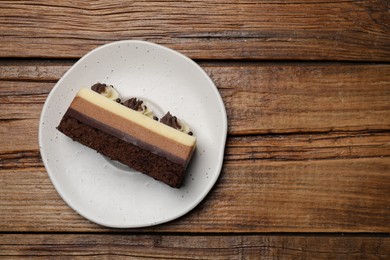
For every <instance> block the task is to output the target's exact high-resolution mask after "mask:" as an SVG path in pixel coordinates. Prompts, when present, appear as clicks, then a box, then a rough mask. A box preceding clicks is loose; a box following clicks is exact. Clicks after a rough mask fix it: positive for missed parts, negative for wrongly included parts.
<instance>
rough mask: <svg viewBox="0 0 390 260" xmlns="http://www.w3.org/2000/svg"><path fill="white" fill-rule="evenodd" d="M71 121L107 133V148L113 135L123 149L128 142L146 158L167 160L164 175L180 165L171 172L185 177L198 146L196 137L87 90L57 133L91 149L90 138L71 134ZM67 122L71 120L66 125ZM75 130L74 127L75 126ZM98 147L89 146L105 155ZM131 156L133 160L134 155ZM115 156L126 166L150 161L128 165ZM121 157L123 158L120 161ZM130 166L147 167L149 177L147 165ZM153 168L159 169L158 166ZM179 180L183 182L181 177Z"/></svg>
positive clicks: (67, 112) (142, 160)
mask: <svg viewBox="0 0 390 260" xmlns="http://www.w3.org/2000/svg"><path fill="white" fill-rule="evenodd" d="M69 119H74V120H77V124H79V126H77V127H78V129H83V127H84V128H85V127H86V126H88V127H91V128H93V129H96V130H97V131H101V132H102V133H104V134H105V135H104V139H105V142H106V143H107V144H106V145H107V146H110V141H109V137H110V136H111V137H112V140H116V142H117V140H120V141H121V146H123V143H129V144H131V145H132V147H134V146H136V147H137V148H138V147H139V148H141V149H143V151H142V152H138V154H143V156H144V157H145V153H144V151H147V152H149V153H151V154H153V155H155V156H158V157H162V158H164V159H165V160H166V161H164V162H160V163H161V170H160V171H161V174H165V175H167V174H169V171H170V169H168V168H172V169H173V168H177V166H180V167H179V168H178V169H180V170H177V169H176V170H172V171H173V174H176V175H182V174H184V173H183V172H184V170H185V168H186V166H187V164H188V162H189V160H190V159H191V156H192V154H193V151H194V149H195V146H196V138H195V137H194V136H190V135H188V134H185V133H183V132H180V131H178V130H176V129H174V128H172V127H170V126H167V125H165V124H163V123H161V122H158V121H156V120H154V119H152V118H149V117H147V116H145V115H143V114H141V113H139V112H137V111H134V110H132V109H130V108H128V107H125V106H123V105H121V104H119V103H117V102H115V101H112V100H110V99H108V98H106V97H104V96H102V95H100V94H98V93H96V92H94V91H92V90H90V89H87V88H83V89H81V90H80V91H79V92H78V93H77V95H76V97H75V98H74V100H73V101H72V103H71V105H70V107H69V108H68V110H67V111H66V113H65V115H64V118H63V120H62V121H61V122H60V125H59V127H58V130H60V131H61V132H63V133H64V134H66V135H68V136H70V137H71V138H72V139H74V140H75V141H79V142H81V143H83V144H86V145H87V146H88V142H83V140H82V139H83V138H84V139H85V138H87V137H82V136H81V135H78V136H76V135H74V134H72V133H71V132H72V131H74V132H77V131H78V130H77V129H75V130H69V129H71V128H69V122H70V121H69ZM66 120H68V121H67V122H65V121H66ZM80 124H81V125H80ZM72 127H73V128H74V127H76V126H72ZM84 135H85V134H84ZM95 146H96V145H91V146H90V147H91V148H93V149H95V150H97V151H98V152H101V153H102V154H104V150H105V148H102V149H101V150H102V151H100V149H99V148H96V147H95ZM100 147H101V145H100ZM113 148H114V147H111V149H110V151H111V152H110V153H113V152H112V150H113ZM132 151H133V150H131V152H132ZM114 153H115V152H114ZM129 153H130V152H129ZM104 155H107V154H104ZM131 156H133V157H134V153H133V154H132V155H131ZM135 156H137V155H135ZM113 157H115V158H114V159H117V160H119V161H120V162H122V163H125V164H127V165H129V164H142V162H146V161H147V159H148V158H139V163H128V162H129V161H131V160H127V159H126V158H125V157H124V155H123V154H122V155H120V156H113ZM118 158H119V159H118ZM120 158H124V159H123V160H121V159H120ZM156 158H157V157H156ZM156 161H161V160H156ZM170 162H172V163H174V164H177V165H175V167H172V166H170V167H168V166H167V165H168V164H170ZM148 163H150V162H148ZM129 166H130V167H133V166H135V167H134V168H135V169H138V170H139V169H141V170H142V169H144V168H145V171H144V172H143V173H146V174H149V173H148V172H147V171H148V169H147V167H146V166H145V167H144V166H142V165H138V166H137V165H129ZM154 168H156V166H155V167H154ZM154 171H156V172H155V173H152V174H149V175H151V176H152V177H154V178H156V179H159V177H158V176H157V177H156V175H159V174H160V173H159V172H158V170H154ZM175 171H176V172H175ZM175 178H176V177H175ZM178 178H179V179H180V178H181V177H180V176H179V177H178ZM168 184H169V183H168ZM171 186H176V185H171Z"/></svg>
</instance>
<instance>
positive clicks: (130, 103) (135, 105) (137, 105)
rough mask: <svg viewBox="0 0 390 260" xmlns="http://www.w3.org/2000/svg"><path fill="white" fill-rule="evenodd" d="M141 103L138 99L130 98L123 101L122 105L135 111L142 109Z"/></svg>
mask: <svg viewBox="0 0 390 260" xmlns="http://www.w3.org/2000/svg"><path fill="white" fill-rule="evenodd" d="M142 103H143V101H142V100H139V99H137V98H130V99H128V100H126V101H125V102H123V105H124V106H126V107H128V108H131V109H133V110H135V111H142V110H143V109H142Z"/></svg>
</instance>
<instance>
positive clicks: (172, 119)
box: [160, 111, 181, 130]
mask: <svg viewBox="0 0 390 260" xmlns="http://www.w3.org/2000/svg"><path fill="white" fill-rule="evenodd" d="M160 122H161V123H163V124H165V125H167V126H170V127H173V128H175V129H179V130H180V129H181V125H180V124H179V122H178V120H177V117H176V116H172V115H171V113H169V111H168V112H167V113H166V114H165V116H163V117H162V118H161V120H160Z"/></svg>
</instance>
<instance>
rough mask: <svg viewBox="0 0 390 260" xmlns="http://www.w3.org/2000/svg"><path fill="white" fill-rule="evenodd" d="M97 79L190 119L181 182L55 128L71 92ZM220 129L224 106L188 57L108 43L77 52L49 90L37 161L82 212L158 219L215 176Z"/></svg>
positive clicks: (113, 220) (117, 221) (110, 219)
mask: <svg viewBox="0 0 390 260" xmlns="http://www.w3.org/2000/svg"><path fill="white" fill-rule="evenodd" d="M96 82H103V83H107V84H112V85H114V86H115V87H116V89H117V90H118V91H119V93H120V94H121V95H122V96H123V97H131V96H136V97H139V98H142V99H145V100H146V102H148V103H149V104H150V105H151V106H152V107H153V108H154V110H155V111H156V113H157V115H158V116H161V114H162V113H164V112H166V111H170V112H171V113H172V114H174V115H176V116H178V117H179V118H182V119H184V120H185V121H186V122H187V123H188V124H189V125H190V127H191V129H192V130H193V132H194V135H195V136H196V137H197V149H196V152H195V154H194V157H193V159H192V161H191V163H190V165H189V168H188V171H187V175H186V178H185V182H184V186H183V187H182V188H180V189H174V188H171V187H169V186H167V185H165V184H162V183H160V182H158V181H156V180H154V179H152V178H150V177H148V176H146V175H144V174H141V173H139V172H136V171H134V170H132V169H130V168H128V167H125V166H123V165H121V164H119V163H115V162H112V161H110V160H108V159H106V158H105V157H103V156H102V155H100V154H98V153H97V152H96V151H94V150H91V149H89V148H87V147H85V146H83V145H81V144H79V143H77V142H74V141H72V140H71V139H70V138H68V137H66V136H65V135H63V134H62V133H60V132H59V131H58V130H57V129H56V127H57V126H58V124H59V122H60V120H61V118H62V116H63V115H64V113H65V111H66V109H67V108H68V107H69V105H70V103H71V101H72V100H73V98H74V96H75V95H76V93H77V91H78V90H79V89H80V88H82V87H90V86H91V85H92V84H94V83H96ZM226 134H227V117H226V111H225V107H224V104H223V101H222V99H221V96H220V95H219V92H218V90H217V88H216V87H215V85H214V84H213V82H212V81H211V79H210V78H209V77H208V75H207V74H206V73H205V72H204V71H203V70H202V69H201V68H200V67H199V66H198V65H197V64H196V63H195V62H193V61H192V60H191V59H189V58H187V57H186V56H184V55H182V54H180V53H178V52H176V51H173V50H171V49H168V48H166V47H163V46H161V45H157V44H153V43H150V42H143V41H119V42H113V43H111V44H107V45H103V46H101V47H99V48H97V49H95V50H93V51H91V52H90V53H88V54H87V55H85V56H84V57H83V58H81V59H80V60H79V61H78V62H77V63H76V64H74V65H73V66H72V67H71V68H70V69H69V70H68V71H67V72H66V73H65V74H64V76H63V77H62V78H61V79H60V80H59V81H58V83H57V84H56V85H55V87H54V88H53V90H52V91H51V92H50V94H49V96H48V98H47V100H46V102H45V105H44V107H43V111H42V114H41V119H40V123H39V145H40V151H41V155H42V159H43V162H44V164H45V167H46V169H47V172H48V174H49V176H50V179H51V181H52V183H53V185H54V187H55V188H56V190H57V191H58V193H59V194H60V196H61V197H62V198H63V199H64V201H65V202H66V203H67V204H68V205H69V206H70V207H71V208H73V209H74V210H75V211H77V212H78V213H79V214H80V215H82V216H84V217H85V218H87V219H89V220H91V221H93V222H95V223H98V224H101V225H104V226H109V227H118V228H130V227H144V226H151V225H156V224H160V223H164V222H167V221H170V220H173V219H175V218H178V217H180V216H182V215H184V214H186V213H187V212H189V211H190V210H191V209H193V208H194V207H195V206H196V205H197V204H199V202H201V201H202V199H203V198H204V197H205V196H206V194H207V193H208V192H209V191H210V189H211V188H212V187H213V185H214V184H215V182H216V180H217V179H218V176H219V174H220V171H221V167H222V163H223V155H224V148H225V140H226Z"/></svg>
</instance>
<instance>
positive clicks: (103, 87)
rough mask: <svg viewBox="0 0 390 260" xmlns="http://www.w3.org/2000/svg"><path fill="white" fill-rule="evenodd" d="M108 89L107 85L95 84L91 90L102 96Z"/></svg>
mask: <svg viewBox="0 0 390 260" xmlns="http://www.w3.org/2000/svg"><path fill="white" fill-rule="evenodd" d="M106 87H107V85H106V84H102V83H99V82H98V83H96V84H94V85H93V86H92V87H91V89H92V90H93V91H95V92H97V93H99V94H102V93H103V92H105V90H106Z"/></svg>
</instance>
